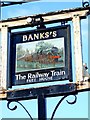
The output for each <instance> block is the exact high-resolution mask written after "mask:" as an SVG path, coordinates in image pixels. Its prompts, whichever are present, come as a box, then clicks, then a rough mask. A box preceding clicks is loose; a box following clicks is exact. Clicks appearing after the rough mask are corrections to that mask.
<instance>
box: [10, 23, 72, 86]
mask: <svg viewBox="0 0 90 120" xmlns="http://www.w3.org/2000/svg"><path fill="white" fill-rule="evenodd" d="M9 74H10V75H9V76H10V79H9V81H8V87H11V86H15V85H26V84H31V83H39V82H50V81H61V80H69V81H72V59H71V40H70V26H69V25H66V26H58V27H52V28H45V29H37V30H30V31H25V32H17V33H11V36H10V73H9Z"/></svg>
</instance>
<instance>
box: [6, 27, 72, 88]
mask: <svg viewBox="0 0 90 120" xmlns="http://www.w3.org/2000/svg"><path fill="white" fill-rule="evenodd" d="M70 29H71V28H70V25H65V26H57V27H50V28H46V29H36V30H28V31H24V32H12V33H11V35H10V63H9V64H10V71H9V77H10V78H9V80H8V83H7V86H8V88H11V87H12V86H16V85H25V84H23V83H21V82H20V83H19V82H18V83H15V81H16V80H15V57H16V56H15V54H16V43H18V42H19V43H20V41H18V40H19V39H17V36H20V35H21V36H22V35H24V34H30V33H35V32H42V31H43V32H45V31H46V32H47V31H50V30H51V31H55V30H59V31H60V33H59V34H58V37H55V38H60V37H64V40H65V41H64V44H65V56H66V57H65V67H64V68H65V69H67V70H68V75H67V77H66V78H63V79H57V80H52V82H54V81H59V80H60V81H62V80H69V81H70V82H72V54H71V31H70ZM49 39H53V38H49ZM43 40H45V39H43ZM39 41H40V40H39ZM54 69H57V68H54ZM58 69H61V68H58ZM49 70H50V69H49ZM41 71H42V70H41ZM44 71H45V72H46V71H47V69H46V70H44ZM41 82H46V81H41ZM47 82H51V81H47ZM32 83H40V81H39V82H31V83H26V84H32Z"/></svg>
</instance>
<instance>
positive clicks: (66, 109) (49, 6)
mask: <svg viewBox="0 0 90 120" xmlns="http://www.w3.org/2000/svg"><path fill="white" fill-rule="evenodd" d="M59 1H60V2H59ZM76 7H81V1H80V0H78V1H77V2H76V1H75V2H74V1H73V0H67V2H66V1H65V0H64V2H62V0H57V1H55V0H53V1H51V0H50V1H49V0H48V1H47V2H45V0H41V1H39V2H31V3H26V4H22V5H15V6H9V7H5V8H2V11H1V19H7V18H11V17H18V16H28V15H32V14H39V13H46V12H51V11H57V10H62V9H68V8H76ZM70 24H71V22H70ZM58 25H59V24H58ZM71 25H72V24H71ZM81 25H82V27H81V30H82V41H83V61H84V62H85V63H87V64H88V19H85V20H82V22H81ZM71 28H72V26H71ZM71 30H73V28H72V29H71ZM71 38H72V50H73V33H72V34H71ZM73 64H74V59H73ZM73 71H74V70H73ZM67 82H68V81H67ZM58 83H60V84H61V82H57V83H54V84H58ZM50 84H53V83H47V85H50ZM40 85H41V84H40ZM40 85H39V84H37V85H36V86H40ZM42 85H45V84H42ZM29 86H30V87H33V86H35V85H29ZM60 98H61V97H55V98H47V117H49V118H50V117H51V113H52V112H53V110H54V107H55V105H56V104H57V102H58V101H59V100H60ZM67 99H68V100H70V101H72V99H74V97H72V96H71V97H68V98H67ZM22 103H23V105H24V106H26V108H27V109H28V110H29V111H30V113H31V115H32V117H34V118H36V117H37V116H38V114H37V100H28V101H22ZM0 105H1V107H0V108H2V109H0V110H1V114H0V117H1V118H13V117H14V118H28V115H27V113H26V112H25V111H24V110H23V108H22V107H21V106H20V105H18V104H17V105H18V109H17V110H16V111H13V112H12V111H10V110H8V108H7V101H0ZM12 105H15V103H14V104H13V103H12ZM12 105H11V106H12ZM55 117H56V118H88V92H84V93H79V94H78V95H77V102H76V104H74V105H69V104H67V102H66V101H65V100H64V101H63V103H62V104H61V106H60V107H59V109H58V110H57V112H56V114H55Z"/></svg>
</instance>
